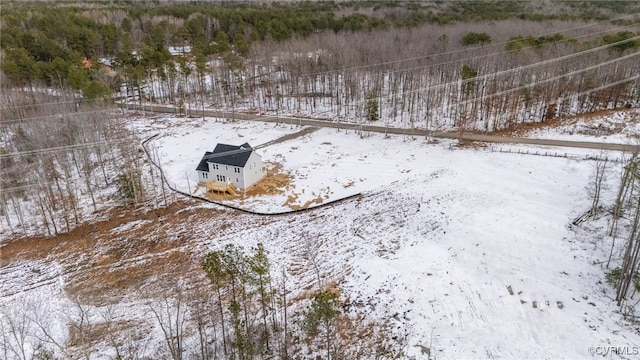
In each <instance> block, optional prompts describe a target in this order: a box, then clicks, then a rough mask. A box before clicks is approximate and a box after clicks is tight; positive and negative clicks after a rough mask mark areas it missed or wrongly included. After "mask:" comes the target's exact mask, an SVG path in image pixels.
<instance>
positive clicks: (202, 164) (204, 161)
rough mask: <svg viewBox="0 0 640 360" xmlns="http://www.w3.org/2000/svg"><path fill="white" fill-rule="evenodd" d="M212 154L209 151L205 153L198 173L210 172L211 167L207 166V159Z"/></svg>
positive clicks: (197, 168)
mask: <svg viewBox="0 0 640 360" xmlns="http://www.w3.org/2000/svg"><path fill="white" fill-rule="evenodd" d="M211 154H213V153H212V152H211V151H207V152H205V153H204V155H203V156H202V160H200V163H199V164H198V167H196V170H198V171H209V165H207V158H208V156H209V155H211Z"/></svg>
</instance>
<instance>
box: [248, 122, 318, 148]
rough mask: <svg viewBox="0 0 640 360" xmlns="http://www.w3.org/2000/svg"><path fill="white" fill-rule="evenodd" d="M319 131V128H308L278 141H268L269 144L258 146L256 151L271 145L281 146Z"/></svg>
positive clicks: (282, 137)
mask: <svg viewBox="0 0 640 360" xmlns="http://www.w3.org/2000/svg"><path fill="white" fill-rule="evenodd" d="M318 129H319V128H317V127H307V128H304V129H302V130H300V131H298V132H294V133H293V134H287V135H285V136H281V137H279V138H277V139H274V140H271V141H268V142H266V143H264V144H260V145H258V146H256V147H255V148H254V149H261V148H263V147H267V146H270V145H274V144H280V143H282V142H285V141H288V140H293V139H296V138H299V137H301V136H305V135H307V134H311V133H313V132H314V131H317V130H318Z"/></svg>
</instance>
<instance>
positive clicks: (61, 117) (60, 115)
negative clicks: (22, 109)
mask: <svg viewBox="0 0 640 360" xmlns="http://www.w3.org/2000/svg"><path fill="white" fill-rule="evenodd" d="M116 111H117V109H116V108H111V109H102V110H92V111H83V112H70V113H64V114H63V113H58V114H51V115H43V116H35V117H29V118H20V119H11V120H0V124H16V123H21V122H23V121H29V120H39V119H54V120H66V119H65V117H66V116H72V115H87V114H100V113H107V112H116Z"/></svg>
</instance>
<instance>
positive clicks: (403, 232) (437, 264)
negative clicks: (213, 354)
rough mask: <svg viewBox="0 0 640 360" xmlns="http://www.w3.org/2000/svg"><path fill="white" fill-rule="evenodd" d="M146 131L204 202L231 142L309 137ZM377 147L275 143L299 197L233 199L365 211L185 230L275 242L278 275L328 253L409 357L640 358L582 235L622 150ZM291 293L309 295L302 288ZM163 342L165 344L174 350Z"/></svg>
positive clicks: (361, 303)
mask: <svg viewBox="0 0 640 360" xmlns="http://www.w3.org/2000/svg"><path fill="white" fill-rule="evenodd" d="M131 126H132V128H134V129H135V130H136V131H137V132H138V133H139V134H140V137H141V138H145V137H148V136H150V135H153V134H155V133H159V134H160V137H159V138H157V139H156V140H153V141H152V142H151V144H150V147H152V148H155V149H156V150H157V156H158V159H159V162H160V164H161V166H162V168H163V170H164V172H165V174H166V176H167V178H168V181H169V182H170V183H171V185H172V186H175V187H177V188H178V189H180V190H183V191H188V190H189V189H191V190H192V191H193V190H194V185H195V183H196V182H197V175H196V173H195V167H196V166H197V164H198V162H199V160H200V158H201V157H202V155H203V153H204V152H205V151H207V150H209V151H210V150H212V149H213V148H214V147H215V145H216V143H218V142H222V143H229V144H242V143H244V142H249V143H250V144H251V145H253V146H257V145H260V144H263V143H266V142H268V141H271V140H274V139H276V138H279V137H281V136H283V135H286V134H291V133H294V132H297V131H299V130H301V129H300V128H298V127H296V126H293V127H292V126H291V125H289V124H286V125H285V124H273V123H271V124H265V123H259V122H223V121H220V120H216V119H209V118H207V119H205V120H203V119H200V118H197V119H196V118H186V119H185V118H172V117H155V118H152V119H149V118H138V119H134V120H132V122H131ZM366 135H367V136H365V137H361V136H360V135H359V134H357V133H355V132H353V131H349V132H348V133H346V132H345V131H344V130H340V131H337V130H335V129H319V130H317V131H315V132H312V133H310V134H307V135H304V136H302V137H300V138H296V139H292V140H288V141H284V142H281V143H277V144H274V145H270V146H266V147H264V148H262V149H260V150H259V153H260V154H261V155H262V156H263V160H265V161H267V162H274V163H279V164H281V165H282V169H283V170H284V171H288V172H290V173H291V174H292V175H293V183H292V186H291V187H290V188H288V189H286V190H285V192H284V193H283V194H279V195H273V196H266V195H262V196H260V197H257V198H254V199H247V198H245V199H243V200H242V199H240V200H237V202H234V201H231V200H229V201H228V202H229V203H230V204H234V205H237V206H240V207H244V208H247V209H253V210H259V211H263V212H280V211H283V210H287V207H285V206H284V202H285V200H286V199H287V197H288V196H289V195H292V194H297V195H298V200H297V201H298V203H300V204H302V203H305V202H306V201H308V200H311V199H313V198H316V197H317V196H321V197H322V198H323V200H324V201H325V202H326V201H330V200H334V199H338V198H342V197H345V196H348V195H352V194H356V193H361V194H362V195H363V196H362V197H361V198H360V199H358V200H353V201H347V202H344V203H340V204H338V205H336V206H333V207H327V208H323V209H318V210H314V211H311V212H307V213H301V214H295V215H290V216H286V217H278V218H270V220H269V221H265V222H258V221H255V218H254V217H251V218H249V217H247V218H242V219H239V220H238V223H237V224H236V225H235V226H236V227H235V228H232V229H228V230H227V231H225V232H221V233H217V232H215V231H211V230H210V229H212V228H214V225H212V223H210V222H207V223H201V224H183V225H184V226H187V225H188V226H193V227H195V228H196V229H195V230H194V232H196V233H204V234H206V235H207V236H206V239H202V242H201V244H200V245H199V246H201V247H202V249H204V250H211V249H217V248H220V247H221V246H224V244H225V243H227V242H236V243H237V244H238V245H241V246H244V247H245V248H248V247H250V246H253V245H255V244H256V243H257V242H263V243H264V245H265V248H266V250H267V251H268V253H269V254H270V256H271V257H272V259H271V260H272V262H273V264H274V268H278V269H280V268H285V269H287V272H288V273H289V274H293V271H292V270H291V269H292V267H293V266H294V265H296V262H298V261H300V259H299V254H297V252H299V251H300V248H301V247H304V244H296V241H300V238H301V237H305V238H306V239H310V240H308V241H315V242H317V247H318V251H319V254H320V255H319V258H318V260H319V261H320V263H321V266H320V268H321V270H322V272H323V278H325V279H328V280H331V279H333V280H339V281H340V283H339V288H340V290H341V294H342V297H343V299H348V300H349V302H350V304H351V305H353V306H356V307H358V308H362V309H365V311H366V312H367V317H368V318H370V319H373V320H375V319H391V321H392V322H393V323H394V324H395V326H396V331H397V332H398V333H406V334H407V336H408V337H407V346H406V348H405V349H404V350H403V353H404V356H403V358H408V359H425V358H427V355H426V352H425V349H426V348H429V349H430V352H431V357H432V358H437V359H468V358H506V359H538V358H569V359H575V358H590V357H591V355H592V354H591V353H590V347H594V348H595V347H607V346H618V347H629V351H630V352H632V351H633V349H638V348H639V347H640V334H639V332H638V330H637V329H636V328H634V327H633V326H631V325H630V324H628V323H626V322H625V321H623V320H622V318H621V315H620V314H618V313H616V310H617V307H616V304H615V302H614V301H613V297H614V292H613V290H612V289H611V288H610V286H609V285H607V284H606V283H605V281H604V271H605V269H604V268H603V265H602V261H603V260H606V256H607V255H608V250H609V246H610V243H609V242H608V241H610V239H607V238H604V239H602V238H601V237H600V238H598V237H597V236H596V235H594V232H592V230H593V229H592V228H581V227H571V226H570V225H569V224H570V223H571V222H572V220H573V219H575V218H576V217H578V216H580V215H582V214H583V213H584V212H585V211H586V210H587V209H588V208H589V206H590V205H591V199H590V189H591V183H592V176H593V173H594V162H593V161H590V160H584V157H585V156H597V155H603V154H604V155H606V156H609V157H611V158H618V157H620V156H621V155H620V154H619V153H601V152H600V151H595V150H575V149H574V150H570V152H571V153H572V154H574V155H577V156H572V157H568V158H566V157H551V156H536V155H527V154H519V153H517V152H515V151H514V152H511V153H507V152H501V151H495V150H497V149H496V148H495V147H478V148H475V147H459V146H457V144H456V142H455V141H445V140H440V141H438V142H436V143H427V142H426V141H425V139H424V138H415V139H412V138H411V137H409V136H390V137H386V138H385V137H384V135H382V134H366ZM581 140H584V139H581ZM501 148H502V147H501ZM504 148H505V149H507V148H508V149H510V150H518V151H520V152H523V153H524V152H529V153H530V154H531V153H536V152H538V153H539V154H541V153H544V152H546V151H549V152H554V153H560V154H561V153H562V152H563V149H553V150H549V149H548V148H536V147H532V146H516V145H510V146H508V147H504ZM619 171H620V166H618V165H615V164H611V165H610V172H609V174H608V179H607V185H606V186H605V188H604V189H603V194H602V195H601V197H602V199H603V202H604V203H610V202H611V199H612V196H613V193H614V192H615V190H616V187H615V181H616V178H617V176H618V174H619ZM209 206H210V205H207V207H209ZM210 208H211V209H212V211H213V210H214V209H217V208H216V207H215V206H210ZM600 225H602V224H600ZM127 226H128V227H127ZM593 226H596V229H597V226H598V224H597V223H595V225H593ZM130 227H131V226H130V225H126V224H124V225H122V228H118V231H122V232H126V231H127V229H128V228H130ZM303 235H304V236H303ZM39 269H40V268H39ZM0 270H2V274H3V276H5V275H6V276H7V277H8V278H9V277H11V278H14V279H18V280H19V278H20V276H18V274H17V273H18V272H26V271H30V270H25V269H20V268H18V267H11V268H4V269H0ZM59 271H60V269H59V268H57V267H55V266H49V267H42V268H41V269H40V270H38V272H33V271H31V273H32V274H31V275H30V276H42V277H43V278H45V279H48V280H47V281H48V282H46V283H43V284H42V285H41V286H39V287H38V288H35V289H30V288H24V289H23V291H22V293H21V294H19V295H13V291H15V289H16V288H18V289H19V288H20V284H13V283H12V284H13V285H12V286H2V287H0V291H1V292H0V305H2V304H3V303H4V304H5V305H8V306H11V304H15V303H16V302H19V301H22V299H24V298H25V296H29V294H30V293H32V292H33V294H36V293H37V294H40V296H44V295H42V294H54V295H55V296H57V297H62V296H63V295H64V293H63V291H62V289H61V288H62V286H61V283H63V282H64V279H65V277H64V275H61V274H58V273H57V272H59ZM42 272H50V274H49V276H45V274H43V273H42ZM291 276H292V277H293V276H294V275H291ZM306 276H307V278H310V279H311V280H313V278H314V277H313V274H311V276H310V277H309V274H307V275H306ZM52 279H53V280H52ZM55 279H58V280H59V281H55ZM7 284H8V283H7ZM290 284H297V285H299V286H306V285H308V283H305V281H304V280H301V279H298V280H295V279H292V280H290ZM10 290H11V291H10ZM48 296H51V295H48ZM55 296H54V297H55ZM59 306H65V305H64V304H62V303H61V305H59ZM129 314H132V312H129ZM153 334H156V335H157V336H159V332H158V331H156V332H154V333H153ZM152 344H158V346H162V339H160V338H159V339H155V341H153V342H152ZM150 349H152V347H151V345H150ZM150 351H151V350H150ZM599 351H600V352H602V351H604V350H603V349H602V348H601V349H600V350H599ZM621 358H634V356H627V355H624V356H621Z"/></svg>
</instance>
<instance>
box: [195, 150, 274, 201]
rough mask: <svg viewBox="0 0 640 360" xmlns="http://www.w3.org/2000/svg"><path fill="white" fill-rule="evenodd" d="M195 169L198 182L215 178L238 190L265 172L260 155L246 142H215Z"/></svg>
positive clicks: (250, 183) (248, 185) (256, 179)
mask: <svg viewBox="0 0 640 360" xmlns="http://www.w3.org/2000/svg"><path fill="white" fill-rule="evenodd" d="M196 171H197V172H198V181H199V182H200V183H208V182H210V181H212V180H215V181H218V182H221V183H225V184H233V186H234V187H235V188H236V189H238V190H247V189H249V188H250V187H251V186H253V185H254V184H255V183H256V182H258V180H260V179H262V177H263V176H264V175H265V173H266V172H265V167H264V163H263V162H262V157H261V156H260V155H259V154H258V153H256V151H255V150H254V149H253V148H252V147H251V145H249V144H248V143H244V144H242V145H240V146H235V145H226V144H217V145H216V148H215V149H213V151H212V152H211V151H207V152H205V153H204V156H202V159H201V160H200V163H199V164H198V167H196Z"/></svg>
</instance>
